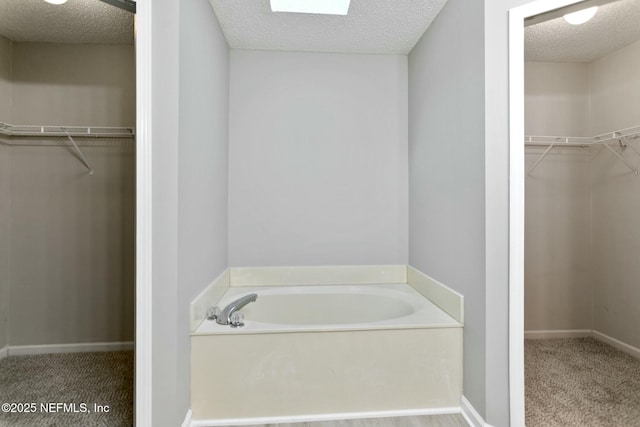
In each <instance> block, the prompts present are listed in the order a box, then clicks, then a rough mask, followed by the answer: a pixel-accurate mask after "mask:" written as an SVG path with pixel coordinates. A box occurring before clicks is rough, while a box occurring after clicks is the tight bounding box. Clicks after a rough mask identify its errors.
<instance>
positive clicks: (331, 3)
mask: <svg viewBox="0 0 640 427" xmlns="http://www.w3.org/2000/svg"><path fill="white" fill-rule="evenodd" d="M350 1H351V0H271V10H272V11H273V12H294V13H317V14H321V15H346V14H347V13H348V12H349V2H350Z"/></svg>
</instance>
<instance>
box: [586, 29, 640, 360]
mask: <svg viewBox="0 0 640 427" xmlns="http://www.w3.org/2000/svg"><path fill="white" fill-rule="evenodd" d="M589 69H590V78H591V97H592V98H591V99H592V102H591V120H590V122H591V124H592V129H593V132H594V133H603V132H611V131H615V130H620V129H624V128H628V127H632V126H639V125H640V41H637V42H635V43H633V44H631V45H629V46H627V47H625V48H622V49H620V50H618V51H616V52H614V53H612V54H610V55H607V56H605V57H604V58H601V59H599V60H597V61H594V62H593V63H591V64H590V67H589ZM639 142H640V141H639V140H635V141H634V142H632V143H631V144H633V145H634V146H635V147H636V149H640V144H639ZM615 145H616V143H615V141H614V143H613V144H612V146H614V147H615ZM621 154H622V156H623V157H624V158H625V159H626V160H627V161H628V162H629V163H630V164H632V165H635V166H636V167H638V165H640V159H639V158H638V155H637V154H636V153H634V152H633V151H632V150H631V149H629V148H627V149H626V150H624V151H623V152H622V153H621ZM591 185H592V266H593V267H592V268H593V271H594V274H593V290H594V300H593V302H594V329H595V330H597V331H599V332H602V333H604V334H606V335H609V336H610V337H613V338H615V339H617V340H620V341H622V342H624V343H627V344H629V345H632V346H634V347H636V348H640V333H638V332H639V328H638V325H640V304H638V301H640V264H639V263H638V262H637V254H638V253H640V218H639V217H638V215H637V212H638V210H639V209H640V177H638V176H635V175H633V174H632V173H631V172H630V171H629V169H628V168H627V167H626V166H625V165H624V164H622V162H620V161H619V160H618V159H616V158H615V157H614V155H613V154H612V153H610V152H609V151H606V150H603V151H601V152H600V153H599V154H598V155H597V156H596V157H595V158H594V159H593V162H592V165H591Z"/></svg>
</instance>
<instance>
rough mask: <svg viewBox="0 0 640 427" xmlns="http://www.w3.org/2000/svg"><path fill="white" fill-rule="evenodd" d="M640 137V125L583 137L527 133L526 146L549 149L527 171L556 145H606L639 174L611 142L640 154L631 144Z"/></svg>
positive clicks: (632, 170)
mask: <svg viewBox="0 0 640 427" xmlns="http://www.w3.org/2000/svg"><path fill="white" fill-rule="evenodd" d="M638 138H640V126H634V127H630V128H626V129H621V130H618V131H614V132H607V133H604V134H601V135H596V136H594V137H591V138H589V137H582V136H533V135H527V136H525V137H524V145H525V146H529V147H531V146H541V147H542V146H546V147H547V149H546V150H544V152H543V153H542V154H541V155H540V157H538V159H537V160H536V161H535V163H534V164H533V166H531V168H530V169H529V170H528V171H527V175H529V174H530V173H531V172H533V170H534V169H535V168H536V166H538V165H539V164H540V162H541V161H542V160H543V159H544V158H545V157H546V156H547V154H549V152H550V151H551V149H552V148H554V147H562V146H564V147H588V146H604V147H605V148H606V149H607V150H608V151H610V152H611V154H613V155H614V156H616V157H617V158H618V160H620V161H621V162H622V163H623V164H624V165H625V166H626V167H627V168H629V169H630V170H631V172H633V174H634V175H636V176H638V174H639V172H638V169H637V168H635V167H633V165H631V164H630V163H629V162H628V161H627V160H626V159H625V158H624V157H622V155H620V153H618V152H617V151H616V150H614V149H613V148H611V146H610V145H609V142H611V141H618V143H619V144H620V146H621V147H622V149H623V150H624V149H626V148H630V149H631V150H632V151H633V152H634V153H636V154H637V155H638V156H640V150H638V149H637V148H636V147H634V146H633V145H632V144H630V141H631V140H634V139H638Z"/></svg>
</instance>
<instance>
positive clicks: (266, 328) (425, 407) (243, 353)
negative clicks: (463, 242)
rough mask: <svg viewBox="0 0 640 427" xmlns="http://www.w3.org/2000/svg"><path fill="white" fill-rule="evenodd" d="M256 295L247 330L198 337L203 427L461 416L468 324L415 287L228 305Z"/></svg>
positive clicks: (207, 326)
mask: <svg viewBox="0 0 640 427" xmlns="http://www.w3.org/2000/svg"><path fill="white" fill-rule="evenodd" d="M249 293H257V294H258V298H257V301H256V302H253V303H250V304H248V305H247V306H245V307H244V308H243V309H242V310H241V312H242V313H243V314H244V315H245V320H244V322H245V326H244V327H242V328H231V327H230V326H225V325H218V324H217V323H216V322H215V321H208V320H205V321H204V322H203V323H202V324H201V325H200V326H199V327H198V328H197V329H196V331H195V332H193V333H192V337H191V366H192V375H191V397H192V399H191V405H192V406H191V409H192V411H193V418H194V420H205V421H203V423H202V424H197V425H225V424H234V423H235V424H237V423H241V422H243V421H242V420H244V421H246V422H247V423H250V422H254V421H256V420H258V421H261V422H263V423H265V422H267V421H269V420H281V421H280V422H282V419H287V417H289V418H290V419H296V417H298V418H297V419H300V418H299V417H303V419H305V418H306V419H315V418H314V417H319V418H318V419H322V418H324V419H326V418H327V417H329V418H331V417H333V416H335V417H337V418H340V417H345V414H365V416H366V414H372V413H375V414H380V413H383V414H388V415H393V414H403V413H405V414H406V413H431V412H433V413H438V412H440V413H443V412H445V413H446V412H456V411H459V401H460V397H461V395H462V324H461V323H459V322H457V321H456V320H455V319H453V318H452V317H451V316H449V315H448V314H447V313H445V312H444V311H442V310H441V309H440V308H438V307H437V306H436V305H434V304H433V303H432V302H431V301H429V300H428V299H426V298H424V297H423V296H422V295H421V294H420V293H418V292H417V291H416V290H414V289H413V288H412V287H411V286H409V285H406V284H398V285H345V286H337V285H331V286H310V285H305V286H282V287H231V288H229V289H228V290H227V292H226V293H225V295H224V296H223V298H222V299H221V301H220V303H219V305H220V307H224V306H225V305H226V304H228V303H229V302H231V301H233V300H235V299H237V298H239V297H241V296H243V295H246V294H249ZM291 417H292V418H291ZM265 420H266V421H265ZM256 422H257V421H256Z"/></svg>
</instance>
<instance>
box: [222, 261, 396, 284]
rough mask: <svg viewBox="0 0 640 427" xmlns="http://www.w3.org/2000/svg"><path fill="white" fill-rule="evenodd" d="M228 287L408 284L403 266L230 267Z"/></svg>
mask: <svg viewBox="0 0 640 427" xmlns="http://www.w3.org/2000/svg"><path fill="white" fill-rule="evenodd" d="M229 270H230V275H231V278H230V284H231V286H298V285H345V284H349V285H372V284H380V283H407V266H406V265H333V266H312V267H242V268H233V267H232V268H230V269H229Z"/></svg>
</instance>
